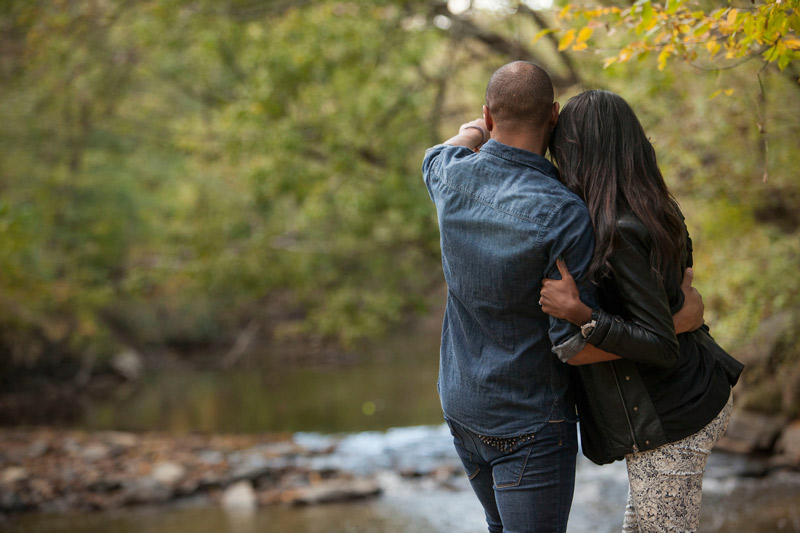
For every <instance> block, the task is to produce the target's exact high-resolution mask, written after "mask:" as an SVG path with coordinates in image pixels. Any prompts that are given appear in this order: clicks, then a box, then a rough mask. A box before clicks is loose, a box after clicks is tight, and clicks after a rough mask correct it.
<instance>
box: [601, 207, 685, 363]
mask: <svg viewBox="0 0 800 533" xmlns="http://www.w3.org/2000/svg"><path fill="white" fill-rule="evenodd" d="M617 230H618V235H619V246H618V247H617V249H616V250H615V251H614V252H613V254H612V255H611V256H610V258H609V262H610V263H611V267H612V269H613V287H614V294H615V296H616V298H617V299H618V300H619V304H620V309H622V310H624V312H625V314H626V315H627V316H626V317H625V318H622V317H619V316H614V315H612V314H610V313H607V312H605V311H603V310H596V311H597V318H596V319H597V324H596V326H595V329H594V331H593V332H592V334H591V335H589V337H588V338H587V339H586V340H587V341H588V342H589V343H591V344H593V345H595V346H596V347H598V348H600V349H602V350H605V351H607V352H610V353H613V354H615V355H618V356H620V357H622V358H624V359H628V360H631V361H635V362H637V363H641V364H646V365H652V366H658V367H664V368H667V367H670V366H672V365H673V364H674V363H675V362H676V361H677V360H678V350H679V348H678V340H677V338H676V336H675V326H674V323H673V321H672V312H671V310H670V305H669V299H668V297H667V292H666V289H665V288H664V284H663V281H662V280H661V278H660V276H658V274H657V273H655V272H654V271H653V269H652V268H651V266H650V247H651V239H650V233H649V232H648V231H647V228H646V227H645V226H644V225H643V224H642V223H641V222H640V221H639V220H638V219H637V218H636V217H633V216H624V217H622V218H620V220H619V221H618V222H617Z"/></svg>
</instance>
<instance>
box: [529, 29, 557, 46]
mask: <svg viewBox="0 0 800 533" xmlns="http://www.w3.org/2000/svg"><path fill="white" fill-rule="evenodd" d="M553 31H554V30H551V29H549V28H545V29H544V30H542V31H540V32H539V33H537V34H536V35H534V37H533V40H532V41H531V44H536V43H537V42H538V41H539V39H541V38H542V37H544V36H545V35H547V34H548V33H552V32H553Z"/></svg>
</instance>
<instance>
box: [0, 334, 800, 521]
mask: <svg viewBox="0 0 800 533" xmlns="http://www.w3.org/2000/svg"><path fill="white" fill-rule="evenodd" d="M437 345H438V327H437V328H430V331H427V330H426V331H423V332H422V333H421V334H415V335H410V336H404V337H401V338H399V339H396V340H395V341H393V342H392V343H388V344H386V345H383V346H382V347H381V349H379V350H376V353H375V354H371V356H370V357H365V358H363V362H362V363H360V364H358V365H353V366H349V367H344V368H342V367H335V368H324V367H323V368H315V369H308V368H285V367H280V366H279V367H275V366H273V367H271V368H270V367H267V368H264V369H263V370H262V371H258V372H256V371H248V372H238V371H236V372H228V373H219V372H216V373H210V372H190V373H187V372H172V373H162V374H160V375H157V376H153V377H151V378H148V379H147V380H145V381H144V382H143V383H141V384H140V386H139V387H138V388H137V389H136V390H135V391H133V392H132V393H130V394H127V395H125V396H124V397H120V398H118V399H116V400H112V401H109V402H105V403H103V404H100V405H90V406H88V407H87V410H86V416H85V418H84V420H83V424H82V425H83V426H84V427H86V428H89V429H112V428H113V429H121V430H131V431H139V430H142V431H143V430H160V431H170V432H187V431H203V432H273V431H280V432H292V433H293V438H294V439H295V440H297V441H298V442H299V443H300V444H303V445H304V446H306V447H315V446H323V447H324V446H327V445H328V444H329V443H330V442H332V441H335V442H337V443H338V446H337V447H336V452H335V453H334V454H332V455H330V456H327V457H325V458H324V461H326V462H328V464H327V466H330V467H333V468H336V469H340V470H348V471H352V472H354V473H356V474H361V475H364V474H366V475H371V476H375V477H377V478H378V480H379V482H380V485H381V487H382V489H383V493H382V495H381V496H380V497H378V498H375V499H372V500H368V501H363V502H357V503H349V504H331V505H322V506H313V507H282V506H275V507H266V508H260V509H258V510H256V511H253V512H245V513H241V512H240V513H233V514H231V513H229V512H225V511H223V510H222V509H220V508H217V507H210V506H208V504H207V502H205V501H202V502H197V501H185V502H181V503H180V504H178V505H176V506H173V507H169V508H157V509H153V508H139V509H125V510H120V511H114V512H107V513H76V514H54V515H47V514H36V515H24V516H19V517H13V518H12V519H10V520H8V521H7V522H6V523H0V529H2V530H4V531H9V532H10V533H23V532H26V533H27V532H70V533H100V532H109V531H113V532H116V533H127V532H137V533H139V532H146V533H183V532H193V533H204V532H209V533H210V532H214V533H217V532H232V533H251V532H253V533H254V532H256V531H258V532H276V533H283V532H293V533H294V532H298V533H323V532H325V533H329V532H335V533H339V532H341V533H356V532H365V533H367V532H368V533H426V532H431V533H438V532H442V533H444V532H463V533H471V532H476V533H477V532H480V531H485V530H486V528H485V525H484V519H483V514H482V511H481V508H480V505H479V504H478V502H477V500H476V499H475V497H474V495H473V494H472V492H471V490H470V489H469V486H468V481H467V479H466V476H464V477H461V478H459V480H458V481H457V482H455V483H453V484H451V486H448V488H442V485H441V484H440V483H437V482H435V481H434V480H433V479H430V478H425V477H421V478H411V479H409V478H407V477H401V476H400V475H399V474H397V472H398V471H401V470H403V469H404V468H405V467H408V466H409V465H417V466H419V464H420V463H426V462H427V463H430V462H433V463H436V464H452V465H457V464H458V459H457V457H456V456H455V452H454V450H453V448H452V443H451V437H450V435H449V432H448V430H447V428H446V426H444V425H443V424H442V418H441V409H440V407H439V402H438V396H437V394H436V386H435V383H436V374H437V364H438V361H437V356H436V353H437V351H438V350H437ZM754 461H755V460H754V459H747V458H744V457H741V456H735V455H727V454H724V453H715V454H712V457H711V461H710V464H709V468H708V473H707V475H706V479H705V483H704V489H703V515H702V527H701V531H707V532H731V533H738V532H742V533H744V532H747V533H759V532H767V531H769V532H775V531H789V532H800V473H788V472H785V473H782V474H775V475H771V476H769V477H763V478H758V477H750V476H748V474H747V473H748V472H754V471H757V470H759V468H758V467H759V465H757V464H756V463H755V462H754ZM316 466H318V467H319V466H326V465H316ZM626 491H627V478H626V472H625V466H624V464H623V463H615V464H612V465H606V466H603V467H598V466H595V465H593V464H591V463H589V462H588V461H587V460H585V459H584V458H583V457H582V456H581V457H579V463H578V474H577V483H576V490H575V499H574V502H573V506H572V514H571V516H570V524H569V531H570V532H571V533H583V532H611V531H619V528H620V525H621V521H622V513H623V509H624V505H625V498H626Z"/></svg>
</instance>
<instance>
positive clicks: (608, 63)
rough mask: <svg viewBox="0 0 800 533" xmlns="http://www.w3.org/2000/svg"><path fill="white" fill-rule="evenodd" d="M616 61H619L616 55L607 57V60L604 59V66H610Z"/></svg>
mask: <svg viewBox="0 0 800 533" xmlns="http://www.w3.org/2000/svg"><path fill="white" fill-rule="evenodd" d="M616 62H617V58H616V57H607V58H606V59H605V61H603V68H608V67H610V66H611V65H613V64H614V63H616Z"/></svg>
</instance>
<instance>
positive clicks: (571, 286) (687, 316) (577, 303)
mask: <svg viewBox="0 0 800 533" xmlns="http://www.w3.org/2000/svg"><path fill="white" fill-rule="evenodd" d="M556 265H557V266H558V271H559V272H561V279H545V280H544V281H543V285H542V293H541V294H542V298H541V300H540V305H541V306H542V311H544V312H545V313H547V314H548V315H550V316H554V317H556V318H561V319H564V320H567V321H569V322H572V323H573V324H575V325H576V326H582V325H583V324H586V323H588V322H589V321H590V320H591V316H592V310H591V308H590V307H589V306H588V305H586V304H584V303H583V302H582V301H581V299H580V298H579V296H578V291H577V288H576V286H575V279H574V278H573V277H572V274H570V273H569V270H568V269H567V265H566V264H565V263H564V262H563V261H561V260H560V259H559V260H558V261H556ZM693 279H694V272H693V271H692V269H691V268H687V269H686V270H685V271H684V273H683V280H682V281H681V291H683V306H682V307H681V308H680V310H679V311H678V312H677V313H675V314H674V315H672V323H673V326H674V327H675V333H676V334H680V333H686V332H687V331H694V330H696V329H697V328H699V327H700V326H702V325H703V324H704V323H705V320H704V318H703V314H704V313H705V304H704V303H703V297H702V295H701V294H700V292H699V291H698V290H697V289H695V288H694V287H692V281H693Z"/></svg>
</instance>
